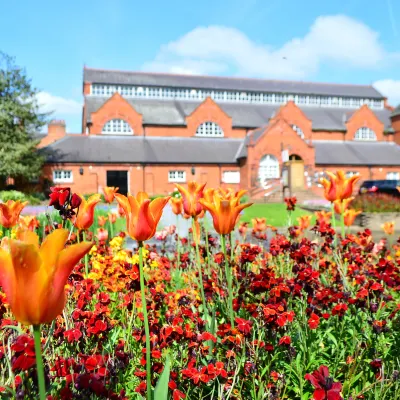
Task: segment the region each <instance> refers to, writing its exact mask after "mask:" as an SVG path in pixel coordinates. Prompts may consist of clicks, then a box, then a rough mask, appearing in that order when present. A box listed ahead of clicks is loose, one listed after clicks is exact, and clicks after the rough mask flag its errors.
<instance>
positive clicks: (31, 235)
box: [17, 230, 39, 249]
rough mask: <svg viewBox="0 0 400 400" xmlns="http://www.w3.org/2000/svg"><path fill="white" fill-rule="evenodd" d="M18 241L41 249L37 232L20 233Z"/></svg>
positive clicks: (23, 231)
mask: <svg viewBox="0 0 400 400" xmlns="http://www.w3.org/2000/svg"><path fill="white" fill-rule="evenodd" d="M17 239H18V240H20V241H22V242H24V243H27V244H33V245H34V246H35V247H36V248H37V249H39V236H38V235H37V234H36V233H35V232H32V231H29V230H22V231H18V233H17Z"/></svg>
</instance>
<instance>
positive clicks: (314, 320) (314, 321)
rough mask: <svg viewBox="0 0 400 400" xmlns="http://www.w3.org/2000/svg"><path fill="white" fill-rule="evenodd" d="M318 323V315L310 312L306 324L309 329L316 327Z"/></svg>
mask: <svg viewBox="0 0 400 400" xmlns="http://www.w3.org/2000/svg"><path fill="white" fill-rule="evenodd" d="M318 325H319V317H318V315H317V314H315V313H312V314H311V316H310V319H309V320H308V326H309V327H310V329H317V328H318Z"/></svg>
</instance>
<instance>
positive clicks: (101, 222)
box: [97, 215, 108, 226]
mask: <svg viewBox="0 0 400 400" xmlns="http://www.w3.org/2000/svg"><path fill="white" fill-rule="evenodd" d="M107 219H108V218H107V217H105V216H104V215H99V216H98V217H97V223H98V225H99V226H104V225H105V224H106V222H107Z"/></svg>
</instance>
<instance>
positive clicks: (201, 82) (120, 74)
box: [83, 68, 383, 99]
mask: <svg viewBox="0 0 400 400" xmlns="http://www.w3.org/2000/svg"><path fill="white" fill-rule="evenodd" d="M83 79H84V81H85V82H90V83H108V84H120V85H135V86H136V85H138V86H163V87H181V88H194V89H215V90H244V91H262V92H273V93H297V94H314V95H327V96H329V95H330V96H349V97H367V98H375V99H383V96H382V95H381V93H379V92H378V91H377V90H376V89H375V88H374V87H373V86H371V85H351V84H333V83H315V82H301V81H279V80H266V79H247V78H246V79H245V78H233V77H222V76H200V75H174V74H165V73H151V72H129V71H112V70H98V69H91V68H85V69H84V71H83Z"/></svg>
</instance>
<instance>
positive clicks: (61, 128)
mask: <svg viewBox="0 0 400 400" xmlns="http://www.w3.org/2000/svg"><path fill="white" fill-rule="evenodd" d="M65 134H66V130H65V121H64V120H62V119H53V120H51V121H50V122H49V124H48V125H47V135H46V136H44V137H43V139H42V140H41V142H40V144H39V147H44V146H48V145H49V144H51V143H53V142H56V141H57V140H60V139H62V138H63V137H64V136H65Z"/></svg>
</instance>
